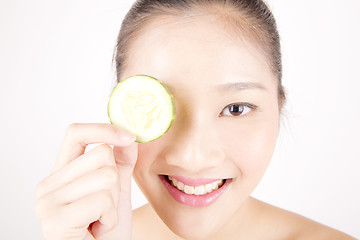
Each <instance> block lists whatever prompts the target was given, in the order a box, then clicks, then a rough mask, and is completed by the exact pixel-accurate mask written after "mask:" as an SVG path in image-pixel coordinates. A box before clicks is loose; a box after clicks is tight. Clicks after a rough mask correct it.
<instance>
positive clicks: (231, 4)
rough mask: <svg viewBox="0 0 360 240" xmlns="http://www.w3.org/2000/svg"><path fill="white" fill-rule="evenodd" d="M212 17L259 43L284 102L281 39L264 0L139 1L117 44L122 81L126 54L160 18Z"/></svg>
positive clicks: (131, 12)
mask: <svg viewBox="0 0 360 240" xmlns="http://www.w3.org/2000/svg"><path fill="white" fill-rule="evenodd" d="M194 11H195V12H203V13H208V14H213V15H217V16H219V17H221V18H222V19H223V20H225V22H226V24H227V25H229V26H230V27H233V28H234V29H238V30H240V33H241V35H242V37H244V38H247V39H248V40H250V42H251V43H252V44H257V45H258V46H259V47H260V49H261V50H262V52H263V53H264V56H265V57H266V58H267V59H268V65H269V67H270V69H271V71H272V72H273V74H274V75H275V76H276V78H277V79H278V96H279V100H280V101H279V102H280V103H283V102H284V100H285V92H284V90H283V87H282V83H281V79H282V63H281V49H280V37H279V33H278V30H277V26H276V21H275V18H274V16H273V14H272V12H271V11H270V9H269V8H268V7H267V5H266V4H265V3H264V2H263V1H262V0H137V1H136V2H135V3H134V4H133V5H132V7H131V9H130V10H129V12H128V13H127V15H126V16H125V18H124V20H123V22H122V25H121V29H120V33H119V36H118V39H117V45H116V55H115V62H116V75H117V81H120V78H121V72H122V70H123V69H124V66H125V65H126V54H127V51H128V49H129V47H130V44H131V42H132V40H133V39H135V38H136V36H137V35H138V34H140V30H141V29H143V28H144V27H145V26H146V24H147V23H149V21H150V20H152V19H154V18H155V17H157V16H166V15H175V16H181V15H185V14H187V13H190V12H194Z"/></svg>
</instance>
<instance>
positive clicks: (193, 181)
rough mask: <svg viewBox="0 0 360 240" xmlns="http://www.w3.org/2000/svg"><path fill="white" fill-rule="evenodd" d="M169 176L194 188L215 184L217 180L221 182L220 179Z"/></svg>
mask: <svg viewBox="0 0 360 240" xmlns="http://www.w3.org/2000/svg"><path fill="white" fill-rule="evenodd" d="M169 176H170V177H173V178H175V179H176V180H178V181H180V182H182V183H184V184H185V185H188V186H194V187H196V186H201V185H205V184H208V183H212V182H215V181H218V180H222V179H221V178H188V177H184V176H177V175H169Z"/></svg>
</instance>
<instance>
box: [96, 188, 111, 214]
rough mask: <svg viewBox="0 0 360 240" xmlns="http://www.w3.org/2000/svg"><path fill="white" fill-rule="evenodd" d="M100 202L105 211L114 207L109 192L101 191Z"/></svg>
mask: <svg viewBox="0 0 360 240" xmlns="http://www.w3.org/2000/svg"><path fill="white" fill-rule="evenodd" d="M99 198H100V201H101V203H102V205H103V207H104V210H105V209H110V208H112V207H113V206H114V201H113V198H112V195H111V193H110V192H109V191H105V190H104V191H101V193H100V194H99Z"/></svg>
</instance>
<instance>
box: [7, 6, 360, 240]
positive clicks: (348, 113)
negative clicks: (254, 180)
mask: <svg viewBox="0 0 360 240" xmlns="http://www.w3.org/2000/svg"><path fill="white" fill-rule="evenodd" d="M131 3H132V1H130V0H126V1H124V0H116V1H115V0H106V1H95V0H91V1H90V0H71V1H70V0H66V1H49V0H32V1H29V0H11V1H10V0H8V1H5V0H0V116H1V117H0V161H1V167H0V178H1V179H0V191H1V204H0V213H1V218H0V226H1V227H0V228H1V230H0V233H1V239H19V240H20V239H42V236H41V232H40V227H39V224H38V222H37V220H36V217H35V214H34V207H33V206H34V197H33V192H34V188H35V185H36V184H37V183H38V182H39V181H40V180H41V179H42V178H44V177H45V176H47V175H48V174H49V172H50V170H51V168H52V166H53V164H54V160H55V156H56V154H57V151H58V148H59V145H60V142H61V141H62V138H63V136H64V132H65V129H66V127H67V125H68V124H70V123H72V122H108V119H107V113H106V104H107V99H108V96H109V93H110V92H111V89H112V87H113V86H114V83H115V74H114V68H113V65H112V54H113V49H114V45H115V40H116V37H117V33H118V30H119V27H120V24H121V20H122V19H123V16H124V14H125V12H126V11H127V10H128V9H129V7H130V5H131ZM269 5H270V7H271V8H272V10H273V12H274V14H275V16H276V18H277V21H278V25H279V30H280V34H281V38H282V47H283V62H284V80H283V81H284V85H285V87H286V89H287V93H288V102H287V105H286V108H285V111H284V114H283V119H282V129H281V134H280V137H279V144H278V146H277V149H276V151H275V154H274V158H273V161H272V163H271V164H270V167H269V169H268V171H267V173H266V174H265V177H264V179H263V181H262V182H261V183H260V185H259V186H258V188H257V189H256V190H255V192H254V194H253V195H254V196H255V197H258V198H260V199H261V200H264V201H266V202H269V203H271V204H274V205H276V206H280V207H282V208H285V209H288V210H291V211H294V212H297V213H300V214H302V215H305V216H307V217H309V218H312V219H314V220H317V221H320V222H321V223H324V224H326V225H329V226H331V227H334V228H337V229H340V230H342V231H344V232H346V233H348V234H351V235H353V236H356V237H358V238H359V237H360V219H359V216H360V192H359V189H360V187H359V185H360V174H359V172H360V152H359V149H360V147H359V142H360V141H359V136H360V126H359V125H360V108H359V104H360V83H359V81H360V73H359V70H360V65H359V56H360V47H359V43H360V36H359V24H360V15H359V14H358V13H359V12H360V2H359V1H358V0H344V1H335V0H303V1H294V0H287V1H282V0H269ZM145 202H146V200H145V199H144V197H143V196H142V195H141V193H140V191H139V190H138V188H137V187H136V186H135V184H134V191H133V207H134V208H136V207H138V206H140V205H142V204H144V203H145Z"/></svg>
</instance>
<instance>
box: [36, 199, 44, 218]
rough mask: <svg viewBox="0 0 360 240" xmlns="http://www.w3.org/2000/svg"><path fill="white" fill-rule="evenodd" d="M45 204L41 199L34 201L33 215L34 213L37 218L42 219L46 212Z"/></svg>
mask: <svg viewBox="0 0 360 240" xmlns="http://www.w3.org/2000/svg"><path fill="white" fill-rule="evenodd" d="M46 205H47V203H46V201H45V200H44V199H43V198H40V199H38V200H37V201H36V203H35V213H36V216H37V217H38V218H39V219H42V218H43V217H44V215H45V213H46V212H47V211H46V209H47V207H46Z"/></svg>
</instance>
